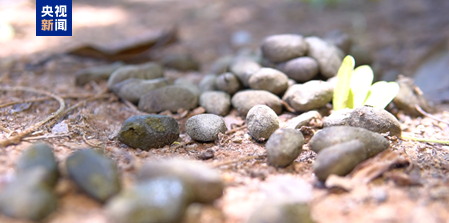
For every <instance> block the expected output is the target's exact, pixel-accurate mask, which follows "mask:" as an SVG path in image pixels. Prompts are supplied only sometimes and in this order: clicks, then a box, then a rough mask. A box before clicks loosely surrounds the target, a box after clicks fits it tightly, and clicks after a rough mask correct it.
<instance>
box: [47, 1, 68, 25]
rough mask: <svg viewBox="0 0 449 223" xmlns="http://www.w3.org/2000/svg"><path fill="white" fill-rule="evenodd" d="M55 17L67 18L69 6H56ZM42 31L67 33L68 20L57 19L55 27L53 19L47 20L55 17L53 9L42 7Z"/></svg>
mask: <svg viewBox="0 0 449 223" xmlns="http://www.w3.org/2000/svg"><path fill="white" fill-rule="evenodd" d="M54 8H55V13H54V16H55V17H56V18H61V17H67V14H66V13H67V6H66V5H56V6H55V7H54ZM41 17H42V20H41V21H42V28H41V30H42V31H53V30H54V31H58V30H62V31H67V19H55V21H54V24H55V26H53V19H47V17H53V8H52V7H51V6H48V5H46V6H43V7H42V15H41ZM53 28H54V29H53Z"/></svg>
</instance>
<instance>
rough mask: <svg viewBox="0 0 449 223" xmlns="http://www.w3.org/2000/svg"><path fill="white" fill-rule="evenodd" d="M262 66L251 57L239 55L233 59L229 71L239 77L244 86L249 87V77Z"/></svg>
mask: <svg viewBox="0 0 449 223" xmlns="http://www.w3.org/2000/svg"><path fill="white" fill-rule="evenodd" d="M260 68H261V67H260V65H259V64H258V63H257V62H255V61H254V60H253V59H251V58H246V57H237V58H235V59H234V61H232V63H231V65H230V67H229V71H231V72H232V73H233V74H235V75H236V76H237V77H238V79H239V80H240V82H241V83H242V84H243V86H244V87H249V83H248V80H249V78H250V77H251V75H252V74H254V73H255V72H256V71H258V70H259V69H260Z"/></svg>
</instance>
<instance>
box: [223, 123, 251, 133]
mask: <svg viewBox="0 0 449 223" xmlns="http://www.w3.org/2000/svg"><path fill="white" fill-rule="evenodd" d="M246 128H247V126H246V125H242V126H240V127H237V128H234V129H231V130H229V131H226V133H225V134H226V135H229V134H231V133H234V132H237V131H240V130H243V129H246Z"/></svg>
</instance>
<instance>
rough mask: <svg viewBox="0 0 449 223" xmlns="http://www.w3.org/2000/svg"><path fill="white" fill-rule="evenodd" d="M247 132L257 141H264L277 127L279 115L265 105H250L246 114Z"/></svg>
mask: <svg viewBox="0 0 449 223" xmlns="http://www.w3.org/2000/svg"><path fill="white" fill-rule="evenodd" d="M246 125H247V126H248V130H249V133H250V135H251V136H252V137H254V138H255V139H256V140H258V141H265V140H267V139H268V138H270V136H271V134H272V133H273V132H274V131H276V129H278V128H279V117H278V116H277V115H276V112H274V111H273V109H271V108H270V107H268V106H266V105H256V106H254V107H252V108H251V109H250V110H249V111H248V114H247V115H246Z"/></svg>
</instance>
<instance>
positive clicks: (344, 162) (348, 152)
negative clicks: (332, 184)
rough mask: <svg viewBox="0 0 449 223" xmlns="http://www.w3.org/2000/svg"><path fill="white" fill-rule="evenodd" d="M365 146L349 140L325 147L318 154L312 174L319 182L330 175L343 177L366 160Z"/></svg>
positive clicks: (357, 141)
mask: <svg viewBox="0 0 449 223" xmlns="http://www.w3.org/2000/svg"><path fill="white" fill-rule="evenodd" d="M365 146H366V145H365V144H364V143H362V142H360V141H359V140H351V141H347V142H343V143H339V144H336V145H332V146H329V147H326V148H325V149H323V150H322V151H321V152H320V153H318V156H317V158H316V160H315V163H314V164H313V172H314V173H315V175H316V176H317V177H318V179H319V180H321V181H325V180H326V179H327V177H328V176H329V175H331V174H335V175H338V176H344V175H346V174H348V173H350V172H351V171H352V170H353V169H354V167H356V166H357V165H358V164H359V163H361V162H363V161H365V160H366V159H367V158H368V157H367V151H366V150H365Z"/></svg>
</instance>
